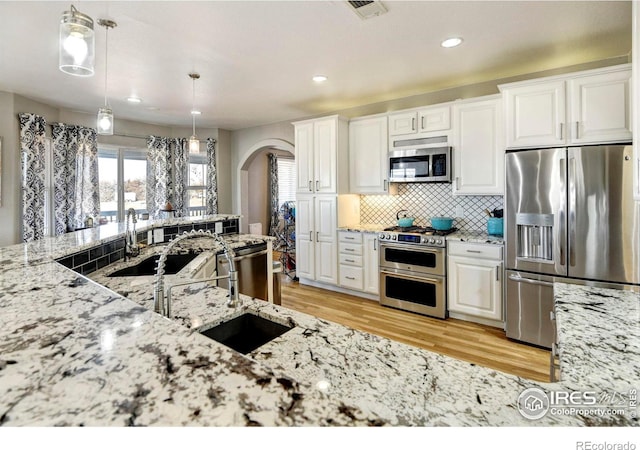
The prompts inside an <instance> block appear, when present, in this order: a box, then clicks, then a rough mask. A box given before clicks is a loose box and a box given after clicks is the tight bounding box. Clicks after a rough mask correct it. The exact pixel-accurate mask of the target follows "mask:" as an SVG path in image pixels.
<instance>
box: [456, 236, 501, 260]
mask: <svg viewBox="0 0 640 450" xmlns="http://www.w3.org/2000/svg"><path fill="white" fill-rule="evenodd" d="M447 246H448V248H449V255H454V256H467V257H469V258H483V259H498V260H502V245H496V244H470V243H467V242H452V241H449V242H447Z"/></svg>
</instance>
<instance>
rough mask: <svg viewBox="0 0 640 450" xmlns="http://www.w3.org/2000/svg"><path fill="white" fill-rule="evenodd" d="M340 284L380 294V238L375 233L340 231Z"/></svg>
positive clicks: (348, 287)
mask: <svg viewBox="0 0 640 450" xmlns="http://www.w3.org/2000/svg"><path fill="white" fill-rule="evenodd" d="M338 262H339V273H340V275H339V278H340V283H339V284H340V286H341V287H344V288H347V289H353V290H356V291H363V292H368V293H370V294H378V238H377V236H376V235H375V234H371V233H360V232H354V231H339V232H338Z"/></svg>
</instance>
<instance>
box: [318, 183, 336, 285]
mask: <svg viewBox="0 0 640 450" xmlns="http://www.w3.org/2000/svg"><path fill="white" fill-rule="evenodd" d="M314 207H315V233H314V234H315V236H313V237H314V238H315V253H316V257H315V268H316V273H315V275H316V276H315V279H316V280H317V281H322V282H325V283H331V284H338V243H337V222H336V197H335V195H329V196H317V197H316V199H315V205H314Z"/></svg>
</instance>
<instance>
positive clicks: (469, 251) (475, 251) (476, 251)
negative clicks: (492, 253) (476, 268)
mask: <svg viewBox="0 0 640 450" xmlns="http://www.w3.org/2000/svg"><path fill="white" fill-rule="evenodd" d="M467 253H482V251H480V250H467Z"/></svg>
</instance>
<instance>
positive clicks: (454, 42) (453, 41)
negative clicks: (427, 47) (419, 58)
mask: <svg viewBox="0 0 640 450" xmlns="http://www.w3.org/2000/svg"><path fill="white" fill-rule="evenodd" d="M460 44H462V38H459V37H453V38H449V39H445V40H444V41H442V42H441V43H440V45H442V46H443V47H444V48H451V47H457V46H458V45H460Z"/></svg>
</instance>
